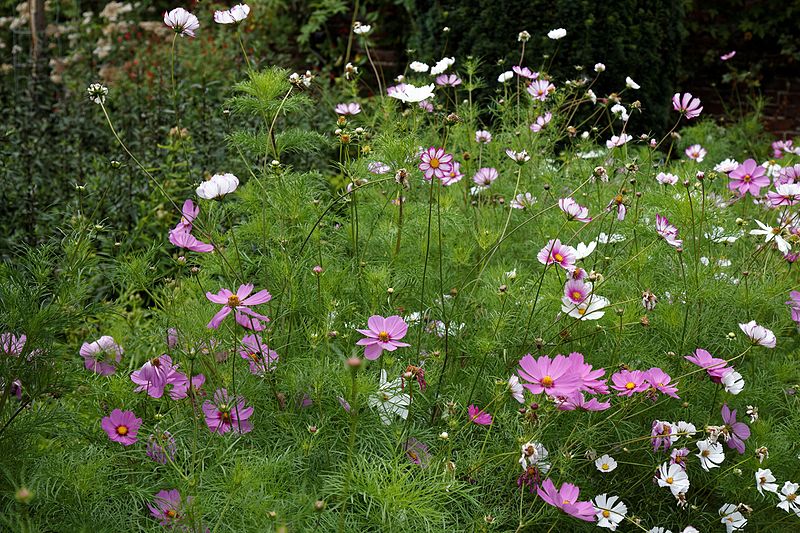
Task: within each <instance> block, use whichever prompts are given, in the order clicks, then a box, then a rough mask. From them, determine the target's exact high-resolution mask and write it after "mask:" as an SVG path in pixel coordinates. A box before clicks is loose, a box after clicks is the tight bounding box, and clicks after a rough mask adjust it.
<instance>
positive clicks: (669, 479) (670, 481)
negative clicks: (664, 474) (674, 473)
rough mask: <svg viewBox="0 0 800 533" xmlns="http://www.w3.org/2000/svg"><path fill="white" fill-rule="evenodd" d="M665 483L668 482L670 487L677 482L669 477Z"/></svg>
mask: <svg viewBox="0 0 800 533" xmlns="http://www.w3.org/2000/svg"><path fill="white" fill-rule="evenodd" d="M665 481H666V482H667V483H669V484H670V485H672V482H673V481H675V480H674V479H672V478H671V477H668V478H667V479H666V480H665Z"/></svg>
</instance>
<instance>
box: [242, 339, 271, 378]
mask: <svg viewBox="0 0 800 533" xmlns="http://www.w3.org/2000/svg"><path fill="white" fill-rule="evenodd" d="M239 355H240V356H242V359H246V360H247V362H248V363H250V373H251V374H253V375H256V376H263V375H265V374H267V373H269V372H272V371H273V370H275V368H276V366H277V363H278V352H276V351H275V350H270V348H269V346H267V345H266V344H265V343H264V341H263V340H262V339H261V336H260V335H246V336H245V337H244V338H242V344H241V346H240V348H239Z"/></svg>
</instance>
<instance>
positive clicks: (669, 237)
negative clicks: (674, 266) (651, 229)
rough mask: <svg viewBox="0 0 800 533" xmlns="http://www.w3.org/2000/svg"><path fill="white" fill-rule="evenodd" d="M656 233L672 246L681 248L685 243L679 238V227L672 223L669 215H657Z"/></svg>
mask: <svg viewBox="0 0 800 533" xmlns="http://www.w3.org/2000/svg"><path fill="white" fill-rule="evenodd" d="M656 233H658V236H659V237H661V238H662V239H664V240H665V241H666V243H667V244H669V245H670V246H673V247H675V248H679V247H680V246H681V245H682V244H683V241H682V240H681V239H679V238H678V228H676V227H675V226H673V225H672V224H670V223H669V220H668V219H667V217H664V216H661V215H656Z"/></svg>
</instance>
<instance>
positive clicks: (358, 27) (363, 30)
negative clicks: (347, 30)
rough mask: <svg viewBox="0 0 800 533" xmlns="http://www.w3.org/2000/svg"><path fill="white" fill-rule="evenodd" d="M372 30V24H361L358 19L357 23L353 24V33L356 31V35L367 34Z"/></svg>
mask: <svg viewBox="0 0 800 533" xmlns="http://www.w3.org/2000/svg"><path fill="white" fill-rule="evenodd" d="M370 31H372V26H370V25H369V24H361V23H360V22H358V21H356V22H355V24H353V33H355V34H356V35H366V34H368V33H369V32H370Z"/></svg>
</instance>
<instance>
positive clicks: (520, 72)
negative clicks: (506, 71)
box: [511, 65, 539, 80]
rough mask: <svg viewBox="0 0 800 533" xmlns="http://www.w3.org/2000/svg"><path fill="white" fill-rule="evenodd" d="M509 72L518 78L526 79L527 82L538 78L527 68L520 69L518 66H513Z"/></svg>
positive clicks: (537, 75) (535, 73)
mask: <svg viewBox="0 0 800 533" xmlns="http://www.w3.org/2000/svg"><path fill="white" fill-rule="evenodd" d="M511 71H512V72H514V73H515V74H516V75H517V76H519V77H520V78H527V79H529V80H535V79H536V78H538V77H539V73H538V72H533V71H532V70H531V69H529V68H528V67H521V66H518V65H514V66H513V67H511Z"/></svg>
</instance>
